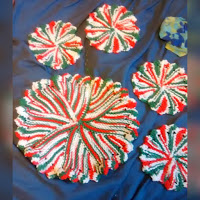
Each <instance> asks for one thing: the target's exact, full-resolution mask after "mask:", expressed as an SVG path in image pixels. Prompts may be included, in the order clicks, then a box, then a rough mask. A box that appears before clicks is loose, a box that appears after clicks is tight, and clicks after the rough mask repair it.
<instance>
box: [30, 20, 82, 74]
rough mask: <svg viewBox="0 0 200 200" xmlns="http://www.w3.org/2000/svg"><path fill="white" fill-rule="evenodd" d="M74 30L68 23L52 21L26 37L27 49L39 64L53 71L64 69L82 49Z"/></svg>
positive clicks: (76, 57)
mask: <svg viewBox="0 0 200 200" xmlns="http://www.w3.org/2000/svg"><path fill="white" fill-rule="evenodd" d="M76 30H77V29H76V27H75V26H72V24H71V23H70V22H67V23H64V22H62V21H60V20H59V21H57V22H55V21H52V22H50V23H49V24H46V25H43V26H40V27H37V28H36V29H35V31H34V32H33V33H31V34H30V35H29V36H28V43H29V48H30V49H31V51H32V52H33V54H34V55H35V57H36V59H37V60H38V61H39V62H40V63H42V64H44V65H46V66H49V67H51V68H53V69H55V70H58V69H63V68H66V67H67V66H68V65H73V64H74V63H75V62H76V60H77V59H78V58H79V57H80V53H81V50H82V48H83V46H82V43H81V38H80V37H78V36H76V35H75V33H76Z"/></svg>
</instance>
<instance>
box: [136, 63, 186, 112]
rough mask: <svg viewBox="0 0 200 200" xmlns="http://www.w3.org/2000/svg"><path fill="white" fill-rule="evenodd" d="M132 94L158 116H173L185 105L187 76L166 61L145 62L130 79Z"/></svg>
mask: <svg viewBox="0 0 200 200" xmlns="http://www.w3.org/2000/svg"><path fill="white" fill-rule="evenodd" d="M132 84H133V92H134V93H135V94H136V95H137V96H138V98H139V99H140V100H141V101H143V102H145V103H148V104H149V106H150V107H151V109H152V110H154V111H156V112H157V113H158V114H160V115H163V114H171V115H174V114H176V113H178V112H180V111H182V110H183V108H184V106H185V105H187V74H185V70H184V69H183V68H181V67H179V66H178V65H177V64H175V63H172V64H170V63H169V62H168V61H167V60H163V61H155V62H154V63H150V62H146V63H145V64H144V65H143V66H141V67H140V68H139V71H138V72H136V73H134V74H133V77H132Z"/></svg>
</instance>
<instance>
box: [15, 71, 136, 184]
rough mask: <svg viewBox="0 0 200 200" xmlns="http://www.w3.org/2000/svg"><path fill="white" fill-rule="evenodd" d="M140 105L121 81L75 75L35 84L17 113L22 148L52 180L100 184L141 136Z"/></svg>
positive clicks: (57, 77)
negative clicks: (138, 131)
mask: <svg viewBox="0 0 200 200" xmlns="http://www.w3.org/2000/svg"><path fill="white" fill-rule="evenodd" d="M135 107H136V101H135V100H134V99H132V98H130V97H129V96H128V90H127V89H125V88H122V87H121V84H120V83H119V82H115V83H114V82H113V81H112V80H111V79H107V80H102V79H101V78H100V77H96V78H95V79H91V77H89V76H86V77H81V76H80V75H78V74H76V75H74V76H71V75H70V74H64V75H62V76H59V75H57V76H54V77H53V78H52V79H51V80H48V79H42V80H40V81H38V82H34V83H33V85H32V89H29V90H26V91H25V97H23V98H22V99H21V100H20V106H19V107H17V108H16V110H17V113H18V117H17V118H16V119H15V122H16V124H17V126H18V128H17V130H16V132H15V134H16V136H17V137H18V138H19V142H18V147H19V148H20V149H21V150H23V151H24V155H25V156H26V157H31V162H32V163H33V164H34V165H36V167H37V170H38V171H39V172H41V173H45V174H46V176H47V177H48V178H54V177H56V176H58V177H59V178H60V179H70V180H71V181H73V182H76V181H80V182H82V183H87V182H88V181H89V180H94V181H98V180H99V177H100V174H105V175H106V174H107V173H108V171H109V169H117V168H118V166H119V164H120V163H124V162H125V161H126V160H127V158H128V156H127V153H129V152H130V151H132V149H133V145H132V143H131V141H133V140H134V139H135V138H136V137H137V136H138V133H137V129H138V127H139V122H138V121H137V119H136V117H137V110H136V109H135Z"/></svg>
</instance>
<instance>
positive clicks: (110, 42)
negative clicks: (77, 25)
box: [85, 4, 140, 53]
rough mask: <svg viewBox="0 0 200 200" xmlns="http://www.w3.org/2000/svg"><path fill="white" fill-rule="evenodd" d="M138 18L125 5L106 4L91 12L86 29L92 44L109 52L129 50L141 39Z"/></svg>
mask: <svg viewBox="0 0 200 200" xmlns="http://www.w3.org/2000/svg"><path fill="white" fill-rule="evenodd" d="M136 21H137V19H136V18H135V16H134V15H133V13H132V12H130V11H127V9H126V8H125V7H124V6H117V5H112V6H110V5H108V4H104V5H103V6H102V7H99V8H98V9H97V10H96V12H93V13H90V15H89V18H88V20H87V22H88V26H87V27H86V29H85V32H86V37H87V38H88V39H89V40H90V45H91V46H94V47H95V48H97V49H98V50H103V51H105V52H107V53H119V52H121V51H128V50H130V49H131V48H133V47H134V46H135V43H136V42H137V40H138V39H139V32H140V29H139V28H138V27H137V26H136V25H135V23H136Z"/></svg>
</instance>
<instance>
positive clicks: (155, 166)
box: [140, 124, 188, 191]
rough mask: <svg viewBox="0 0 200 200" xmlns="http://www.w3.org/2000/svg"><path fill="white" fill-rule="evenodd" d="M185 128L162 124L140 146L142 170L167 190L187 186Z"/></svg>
mask: <svg viewBox="0 0 200 200" xmlns="http://www.w3.org/2000/svg"><path fill="white" fill-rule="evenodd" d="M187 154H188V153H187V129H186V128H178V127H177V126H176V125H174V124H172V125H169V126H168V125H163V126H162V127H161V128H159V129H155V130H152V131H151V133H150V135H149V136H146V137H145V141H144V144H143V145H142V146H140V160H141V162H142V170H143V171H144V172H145V173H147V174H149V175H150V176H151V178H152V180H153V181H160V182H161V183H162V184H164V186H165V187H166V188H167V189H168V190H176V191H177V190H180V189H182V188H183V187H187V165H188V161H187Z"/></svg>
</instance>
